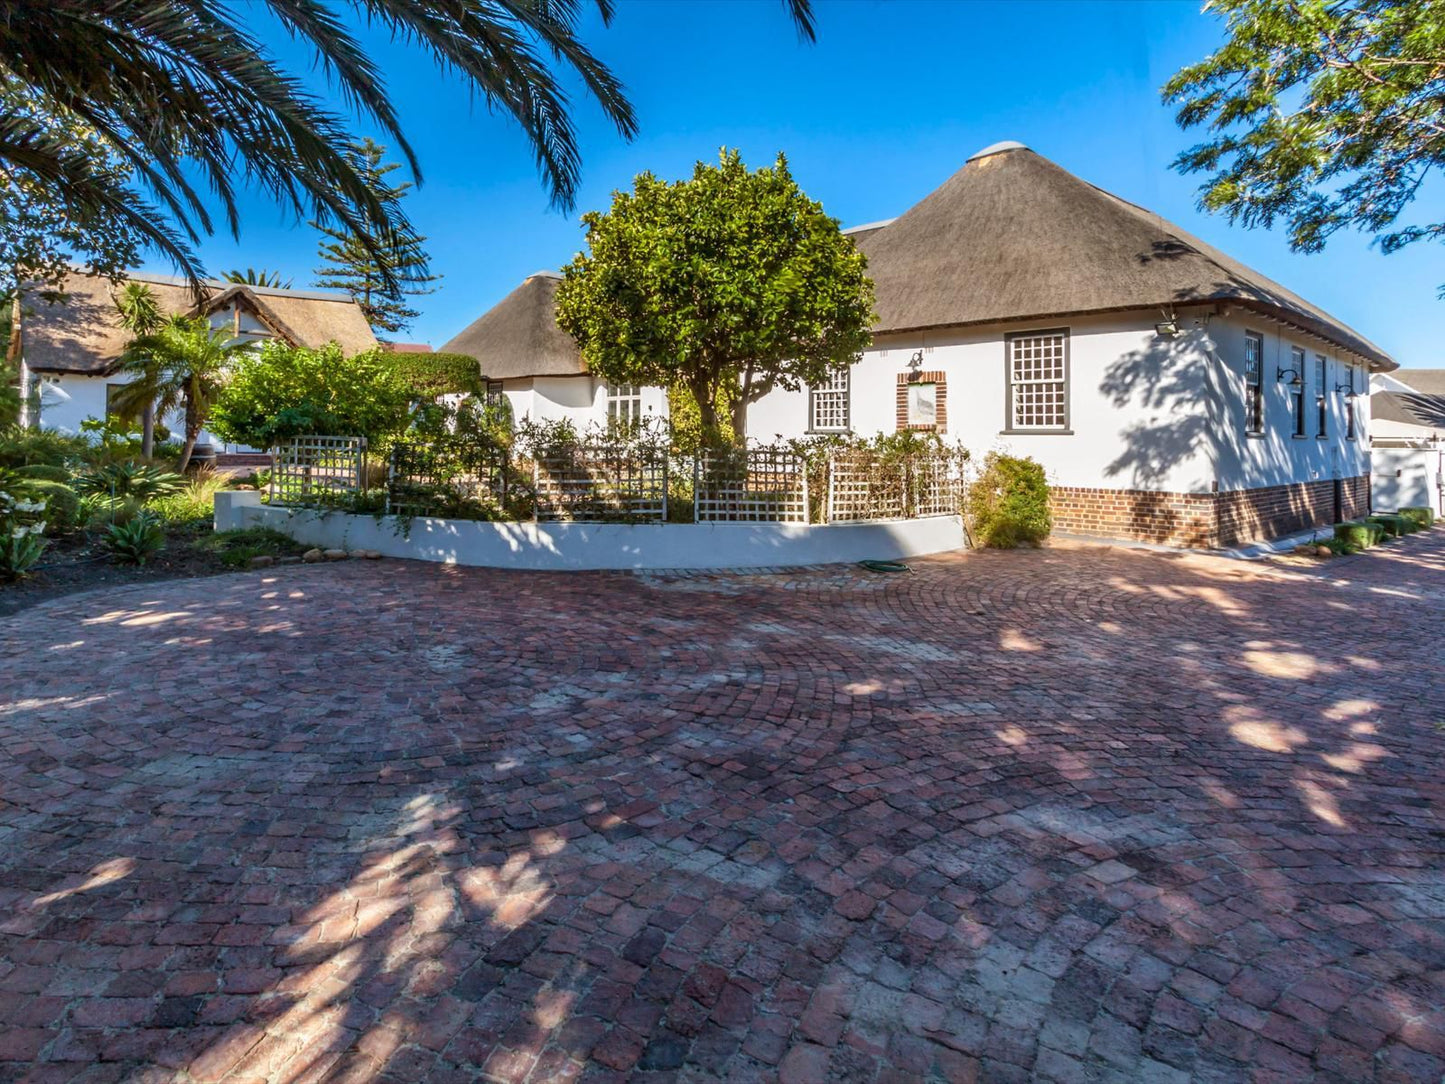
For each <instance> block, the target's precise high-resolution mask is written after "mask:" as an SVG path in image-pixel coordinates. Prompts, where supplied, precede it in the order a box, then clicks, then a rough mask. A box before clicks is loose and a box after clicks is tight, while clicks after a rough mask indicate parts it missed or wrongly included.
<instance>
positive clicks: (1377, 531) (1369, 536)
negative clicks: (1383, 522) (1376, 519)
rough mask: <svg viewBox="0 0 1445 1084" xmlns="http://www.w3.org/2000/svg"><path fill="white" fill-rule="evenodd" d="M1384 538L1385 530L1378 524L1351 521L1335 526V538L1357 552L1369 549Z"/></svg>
mask: <svg viewBox="0 0 1445 1084" xmlns="http://www.w3.org/2000/svg"><path fill="white" fill-rule="evenodd" d="M1384 536H1385V528H1383V527H1381V526H1380V525H1379V524H1378V523H1368V522H1361V521H1359V520H1349V521H1347V522H1345V523H1336V524H1335V537H1336V538H1338V539H1339V540H1340V541H1341V542H1343V543H1345V545H1347V546H1352V547H1354V548H1355V549H1357V550H1362V549H1368V548H1369V547H1370V546H1373V545H1374V544H1375V543H1376V542H1378V541H1379V540H1380V539H1381V538H1383V537H1384Z"/></svg>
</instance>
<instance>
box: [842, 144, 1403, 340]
mask: <svg viewBox="0 0 1445 1084" xmlns="http://www.w3.org/2000/svg"><path fill="white" fill-rule="evenodd" d="M855 243H856V244H857V245H858V248H859V249H860V250H861V251H862V252H864V254H866V255H867V257H868V274H869V275H870V277H872V279H873V281H874V283H875V284H876V286H877V293H878V314H879V323H878V325H877V327H876V328H875V331H878V332H888V331H909V330H920V329H926V328H940V327H950V326H958V325H968V324H985V323H1000V322H1004V321H1013V320H1033V319H1041V320H1042V319H1055V318H1058V317H1062V316H1072V315H1082V314H1084V313H1093V312H1121V311H1128V310H1137V309H1156V310H1157V309H1161V308H1167V307H1168V306H1171V305H1182V304H1186V303H1198V302H1205V303H1207V302H1222V303H1227V304H1234V305H1238V306H1241V307H1244V308H1249V309H1255V310H1257V311H1260V312H1262V313H1265V314H1267V315H1269V316H1271V317H1273V318H1275V319H1279V320H1283V321H1285V322H1286V323H1290V324H1293V325H1295V326H1298V327H1300V328H1301V329H1302V330H1305V331H1308V332H1310V333H1312V334H1315V335H1318V336H1319V337H1321V338H1324V339H1326V340H1328V341H1330V342H1333V343H1335V344H1336V345H1338V346H1341V347H1343V348H1344V349H1345V350H1347V351H1350V352H1352V353H1355V354H1358V355H1360V356H1361V357H1364V358H1367V359H1369V360H1370V361H1371V362H1372V363H1373V364H1374V366H1375V367H1377V368H1379V369H1393V368H1394V367H1395V363H1394V361H1393V360H1391V358H1390V357H1389V355H1387V354H1386V353H1385V352H1384V351H1383V350H1381V349H1380V348H1379V347H1378V346H1376V345H1375V344H1374V343H1372V342H1370V341H1369V340H1368V339H1366V338H1365V337H1364V336H1363V335H1361V334H1360V333H1359V332H1357V331H1355V330H1354V329H1352V328H1350V327H1349V326H1347V325H1346V324H1344V323H1342V322H1341V321H1339V320H1337V319H1335V318H1334V317H1332V316H1330V315H1329V314H1328V313H1326V312H1325V311H1324V310H1322V309H1320V308H1318V307H1317V306H1315V305H1312V304H1311V303H1309V302H1308V301H1306V300H1304V299H1303V298H1301V297H1300V296H1299V295H1297V294H1295V293H1293V292H1292V291H1290V290H1288V289H1286V288H1285V287H1283V286H1281V285H1280V284H1279V283H1277V282H1274V281H1272V280H1270V279H1268V278H1266V277H1265V276H1264V275H1261V274H1259V273H1258V272H1257V271H1254V270H1252V269H1251V268H1249V267H1246V266H1245V265H1244V264H1242V263H1240V262H1239V261H1237V260H1235V259H1233V258H1232V257H1230V256H1227V255H1225V254H1224V253H1222V252H1220V251H1219V250H1217V249H1215V248H1213V247H1211V246H1210V245H1207V244H1205V243H1204V242H1203V241H1201V240H1199V239H1198V238H1197V237H1194V236H1192V235H1190V234H1189V233H1187V232H1186V231H1184V230H1182V229H1180V228H1179V227H1178V226H1175V225H1173V224H1171V223H1169V222H1167V221H1165V220H1164V219H1163V218H1161V217H1159V216H1158V215H1156V214H1154V213H1152V212H1150V211H1147V210H1145V209H1144V208H1142V207H1138V206H1136V205H1134V204H1132V203H1129V202H1128V201H1127V200H1123V199H1120V198H1119V197H1118V196H1114V195H1111V194H1110V193H1108V192H1105V191H1104V190H1103V189H1101V188H1097V187H1095V186H1094V185H1091V184H1089V183H1087V182H1086V181H1083V180H1081V179H1079V178H1078V177H1075V176H1074V175H1073V174H1071V173H1069V172H1068V171H1067V170H1065V169H1063V168H1062V167H1060V166H1058V165H1056V164H1055V163H1053V162H1051V161H1049V160H1048V159H1047V158H1044V157H1042V156H1041V155H1038V154H1036V153H1034V152H1033V151H1031V150H1029V149H1028V148H1026V147H1023V146H1021V145H1019V144H996V145H995V146H994V147H991V148H988V149H987V150H986V151H982V152H980V153H979V154H977V155H974V156H973V157H972V158H970V159H969V160H968V162H967V163H966V164H965V165H964V167H963V168H962V169H960V170H959V171H958V172H957V173H955V174H954V175H953V176H952V177H950V178H949V179H948V180H947V181H945V182H944V183H943V185H942V186H940V187H939V188H938V189H936V190H935V191H934V192H932V193H931V194H930V195H928V196H926V197H924V199H923V200H921V201H920V202H919V203H917V204H915V205H914V206H913V207H911V208H910V209H909V210H908V211H907V212H905V213H904V214H903V215H901V216H900V217H899V218H897V219H895V220H894V221H893V222H891V223H889V224H887V225H885V226H883V227H882V228H878V229H872V230H867V231H861V232H859V233H858V234H857V235H855Z"/></svg>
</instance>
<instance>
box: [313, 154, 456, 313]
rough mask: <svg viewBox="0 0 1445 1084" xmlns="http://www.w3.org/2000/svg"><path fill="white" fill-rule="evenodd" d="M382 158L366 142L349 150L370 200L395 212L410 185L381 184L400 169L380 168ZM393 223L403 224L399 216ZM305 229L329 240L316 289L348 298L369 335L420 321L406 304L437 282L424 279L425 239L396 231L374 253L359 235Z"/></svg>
mask: <svg viewBox="0 0 1445 1084" xmlns="http://www.w3.org/2000/svg"><path fill="white" fill-rule="evenodd" d="M385 154H386V148H385V147H383V146H381V145H380V144H377V143H374V142H373V141H372V140H370V139H363V140H362V141H361V142H360V143H357V144H355V145H354V146H353V147H352V156H353V158H354V159H355V162H356V169H357V172H359V173H360V174H361V175H362V176H363V177H364V178H365V179H366V184H367V186H368V187H369V188H370V189H371V190H372V192H374V193H375V194H376V198H377V199H378V200H379V201H381V203H382V204H383V205H385V206H388V207H400V205H401V201H402V198H403V197H404V196H405V195H406V194H407V192H408V191H410V190H411V184H410V183H409V182H407V181H402V182H401V183H400V184H392V183H391V182H390V181H389V180H388V179H387V175H388V174H390V173H392V172H393V171H395V170H396V169H398V168H400V167H399V166H398V165H397V164H396V163H395V162H383V161H382V157H383V156H384V155H385ZM397 218H398V219H399V220H403V216H402V215H401V214H400V212H398V214H397ZM311 225H312V226H313V227H314V228H315V229H318V230H320V231H321V232H322V233H323V234H325V235H326V236H327V237H328V238H330V240H329V241H322V242H321V258H322V259H323V260H325V261H326V266H324V267H318V268H317V269H316V276H317V277H316V285H317V286H322V287H325V288H327V289H331V290H344V291H346V292H347V293H348V294H350V295H351V296H352V297H353V298H354V299H355V301H356V303H357V304H358V305H359V306H361V311H362V312H364V313H365V314H366V319H367V321H368V322H369V323H370V324H371V327H372V330H373V331H385V332H391V333H395V332H398V331H402V330H404V329H405V328H406V327H407V325H408V324H410V323H411V322H412V321H413V320H415V319H416V318H417V316H419V315H420V313H418V312H417V310H416V309H414V308H412V307H411V306H410V305H408V304H407V303H406V299H407V298H408V297H414V296H417V295H420V294H429V293H432V288H430V287H429V286H428V283H432V282H436V281H437V280H438V279H439V278H441V276H440V275H429V274H427V270H426V266H427V256H426V251H425V249H423V248H422V242H424V241H425V240H426V238H425V237H422V236H419V235H418V234H415V233H412V232H411V230H410V228H409V227H408V228H406V229H399V230H398V231H397V232H396V234H395V235H394V236H393V238H392V240H391V242H390V243H389V244H387V245H385V246H384V247H381V248H378V247H376V246H374V245H368V244H367V243H366V239H365V238H363V237H362V236H361V235H359V234H356V233H352V232H350V231H347V230H338V229H333V228H332V227H330V226H327V225H326V224H325V223H322V222H312V223H311Z"/></svg>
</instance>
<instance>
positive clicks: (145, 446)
mask: <svg viewBox="0 0 1445 1084" xmlns="http://www.w3.org/2000/svg"><path fill="white" fill-rule="evenodd" d="M155 450H156V405H155V404H154V403H148V404H146V408H145V409H144V410H142V411H141V414H140V454H141V457H142V458H144V459H149V458H150V457H151V456H152V455H154V454H155Z"/></svg>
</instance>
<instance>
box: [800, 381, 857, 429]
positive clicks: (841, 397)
mask: <svg viewBox="0 0 1445 1084" xmlns="http://www.w3.org/2000/svg"><path fill="white" fill-rule="evenodd" d="M848 377H849V370H847V369H844V370H843V371H842V372H840V373H834V374H833V375H832V376H831V377H829V379H828V380H827V382H826V383H823V384H818V385H816V386H814V387H813V388H810V389H809V392H808V428H809V429H810V430H812V431H813V432H815V433H845V432H847V431H848Z"/></svg>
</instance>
